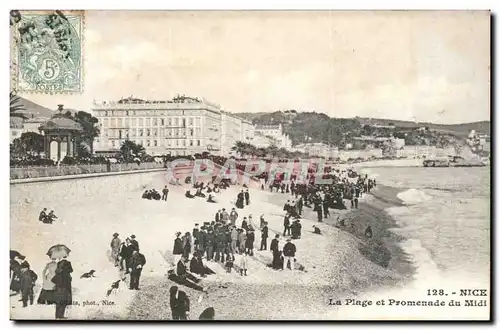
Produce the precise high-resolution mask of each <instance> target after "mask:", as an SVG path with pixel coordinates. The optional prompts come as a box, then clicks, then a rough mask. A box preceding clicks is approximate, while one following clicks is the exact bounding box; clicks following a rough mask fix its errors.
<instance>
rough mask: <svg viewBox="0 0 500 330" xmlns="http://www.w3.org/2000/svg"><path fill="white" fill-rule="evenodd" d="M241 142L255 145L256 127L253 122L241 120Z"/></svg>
mask: <svg viewBox="0 0 500 330" xmlns="http://www.w3.org/2000/svg"><path fill="white" fill-rule="evenodd" d="M241 134H242V136H241V141H243V142H246V143H250V144H253V139H254V137H255V126H253V124H252V122H251V121H249V120H246V119H242V120H241Z"/></svg>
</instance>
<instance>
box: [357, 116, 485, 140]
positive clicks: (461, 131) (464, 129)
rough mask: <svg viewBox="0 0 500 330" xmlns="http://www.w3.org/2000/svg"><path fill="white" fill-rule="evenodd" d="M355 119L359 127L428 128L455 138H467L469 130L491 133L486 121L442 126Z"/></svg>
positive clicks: (387, 120)
mask: <svg viewBox="0 0 500 330" xmlns="http://www.w3.org/2000/svg"><path fill="white" fill-rule="evenodd" d="M356 119H357V120H359V122H360V123H361V125H365V124H374V123H378V124H381V125H388V124H391V123H392V124H394V125H395V126H397V127H405V128H418V127H429V129H432V130H436V131H440V132H442V133H448V134H453V135H457V136H467V135H468V134H469V132H470V131H471V130H475V131H476V132H481V133H485V134H490V133H491V122H490V121H486V120H485V121H478V122H473V123H464V124H451V125H443V124H434V123H426V122H419V123H416V122H413V121H404V120H391V119H378V118H361V117H356Z"/></svg>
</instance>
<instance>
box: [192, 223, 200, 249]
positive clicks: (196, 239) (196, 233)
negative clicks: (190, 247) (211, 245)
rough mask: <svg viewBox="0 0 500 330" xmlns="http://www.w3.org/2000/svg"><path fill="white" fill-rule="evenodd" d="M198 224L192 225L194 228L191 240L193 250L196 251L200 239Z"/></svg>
mask: <svg viewBox="0 0 500 330" xmlns="http://www.w3.org/2000/svg"><path fill="white" fill-rule="evenodd" d="M198 226H199V225H198V224H197V223H195V224H194V228H193V239H194V250H195V251H196V250H198V247H199V244H200V240H199V237H200V229H199V228H198Z"/></svg>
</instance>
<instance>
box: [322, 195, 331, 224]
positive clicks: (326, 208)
mask: <svg viewBox="0 0 500 330" xmlns="http://www.w3.org/2000/svg"><path fill="white" fill-rule="evenodd" d="M328 203H329V201H328V198H326V197H325V200H324V201H323V217H324V218H325V219H326V218H328V216H329V215H330V211H329V210H328Z"/></svg>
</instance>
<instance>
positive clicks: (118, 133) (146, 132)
mask: <svg viewBox="0 0 500 330" xmlns="http://www.w3.org/2000/svg"><path fill="white" fill-rule="evenodd" d="M102 134H103V136H105V137H110V138H120V139H121V138H122V137H123V138H125V137H134V136H161V137H163V136H166V137H173V136H182V137H186V136H201V128H200V127H196V128H187V129H184V128H174V129H157V128H145V129H142V128H140V129H137V130H135V129H132V130H116V129H105V130H103V132H102Z"/></svg>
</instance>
